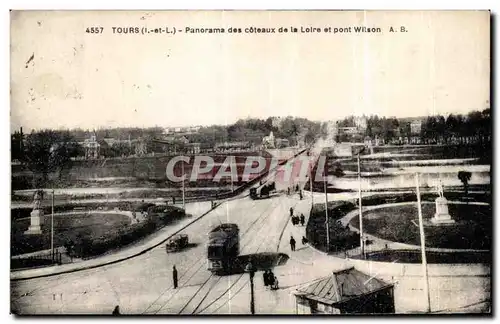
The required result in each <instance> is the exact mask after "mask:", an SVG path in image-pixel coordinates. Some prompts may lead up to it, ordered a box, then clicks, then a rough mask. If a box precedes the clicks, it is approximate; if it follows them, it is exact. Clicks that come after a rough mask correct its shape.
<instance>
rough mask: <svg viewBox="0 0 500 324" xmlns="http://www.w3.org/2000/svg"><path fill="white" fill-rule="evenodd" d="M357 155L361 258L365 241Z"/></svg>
mask: <svg viewBox="0 0 500 324" xmlns="http://www.w3.org/2000/svg"><path fill="white" fill-rule="evenodd" d="M359 154H360V153H358V200H359V203H358V204H359V240H360V245H359V246H360V247H361V255H362V256H363V258H364V257H365V241H364V239H363V212H362V208H363V206H362V203H361V200H362V196H361V162H360V157H359Z"/></svg>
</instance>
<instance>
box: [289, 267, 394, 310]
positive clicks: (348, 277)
mask: <svg viewBox="0 0 500 324" xmlns="http://www.w3.org/2000/svg"><path fill="white" fill-rule="evenodd" d="M392 286H393V285H392V284H388V283H386V282H384V281H382V280H380V279H377V278H375V277H373V276H369V275H367V274H365V273H363V272H361V271H358V270H356V269H355V268H354V267H351V268H348V269H344V270H340V271H336V272H333V273H332V275H331V276H328V277H325V278H322V279H320V280H318V281H316V282H315V283H312V284H310V285H308V286H304V287H301V288H299V289H297V295H302V296H304V297H306V298H308V299H312V300H316V301H318V302H321V303H323V304H327V305H333V304H336V303H341V302H344V301H347V300H350V299H352V298H357V297H359V296H362V295H367V294H370V293H373V292H375V291H379V290H381V289H383V288H388V287H392Z"/></svg>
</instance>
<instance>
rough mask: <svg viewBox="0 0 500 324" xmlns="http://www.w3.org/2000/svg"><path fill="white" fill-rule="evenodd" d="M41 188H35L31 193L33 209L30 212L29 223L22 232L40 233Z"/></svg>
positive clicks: (41, 222) (41, 213) (41, 217)
mask: <svg viewBox="0 0 500 324" xmlns="http://www.w3.org/2000/svg"><path fill="white" fill-rule="evenodd" d="M42 199H43V190H36V191H35V194H34V195H33V211H32V212H31V214H30V215H31V224H30V227H29V228H28V230H27V231H26V232H24V234H26V235H40V234H42V228H41V225H42V224H43V209H42Z"/></svg>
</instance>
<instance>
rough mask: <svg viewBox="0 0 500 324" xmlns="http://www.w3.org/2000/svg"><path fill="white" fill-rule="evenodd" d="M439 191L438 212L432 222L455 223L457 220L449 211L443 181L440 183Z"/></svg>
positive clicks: (437, 223) (437, 199)
mask: <svg viewBox="0 0 500 324" xmlns="http://www.w3.org/2000/svg"><path fill="white" fill-rule="evenodd" d="M437 192H438V194H439V197H437V198H436V213H435V214H434V217H433V218H431V222H432V223H434V224H436V225H439V224H453V223H455V220H453V219H452V218H451V216H450V213H449V212H448V200H446V198H445V197H444V192H443V184H442V183H441V181H439V183H438V187H437Z"/></svg>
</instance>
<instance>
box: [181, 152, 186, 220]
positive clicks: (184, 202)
mask: <svg viewBox="0 0 500 324" xmlns="http://www.w3.org/2000/svg"><path fill="white" fill-rule="evenodd" d="M185 181H186V174H185V173H184V161H182V208H184V210H186V196H185V191H186V188H185V184H184V182H185Z"/></svg>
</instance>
